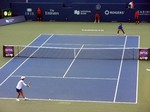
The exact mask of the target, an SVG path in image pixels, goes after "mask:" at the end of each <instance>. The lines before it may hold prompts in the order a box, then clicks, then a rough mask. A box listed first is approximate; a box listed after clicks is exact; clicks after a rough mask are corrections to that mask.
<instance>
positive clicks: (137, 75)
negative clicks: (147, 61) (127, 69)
mask: <svg viewBox="0 0 150 112" xmlns="http://www.w3.org/2000/svg"><path fill="white" fill-rule="evenodd" d="M138 39H139V40H138V48H140V36H138ZM138 81H139V60H138V63H137V79H136V103H137V102H138V87H139V85H138Z"/></svg>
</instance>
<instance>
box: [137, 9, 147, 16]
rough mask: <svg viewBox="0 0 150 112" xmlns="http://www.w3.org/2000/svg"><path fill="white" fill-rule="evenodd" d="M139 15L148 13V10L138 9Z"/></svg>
mask: <svg viewBox="0 0 150 112" xmlns="http://www.w3.org/2000/svg"><path fill="white" fill-rule="evenodd" d="M139 15H145V16H147V15H150V10H140V11H139Z"/></svg>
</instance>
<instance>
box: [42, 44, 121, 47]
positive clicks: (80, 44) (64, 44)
mask: <svg viewBox="0 0 150 112" xmlns="http://www.w3.org/2000/svg"><path fill="white" fill-rule="evenodd" d="M45 45H46V46H49V45H59V46H60V45H61V46H62V45H64V46H70V45H75V46H81V45H83V44H62V43H46V44H45ZM45 45H44V46H45ZM84 45H85V46H100V47H102V46H123V45H121V44H120V45H117V44H84Z"/></svg>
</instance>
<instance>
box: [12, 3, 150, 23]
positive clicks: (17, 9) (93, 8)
mask: <svg viewBox="0 0 150 112" xmlns="http://www.w3.org/2000/svg"><path fill="white" fill-rule="evenodd" d="M11 7H12V10H13V12H14V13H15V14H16V15H24V16H25V17H26V19H27V20H33V21H35V20H37V13H36V11H37V8H41V10H42V18H43V21H85V22H92V21H94V15H95V13H99V14H100V15H101V21H102V22H112V21H116V22H133V21H134V13H135V12H136V11H137V10H138V11H139V15H140V21H143V22H150V9H149V7H150V4H137V5H136V8H134V9H128V8H127V4H126V3H117V4H116V3H109V4H108V3H73V4H72V5H71V7H64V4H63V3H12V4H11Z"/></svg>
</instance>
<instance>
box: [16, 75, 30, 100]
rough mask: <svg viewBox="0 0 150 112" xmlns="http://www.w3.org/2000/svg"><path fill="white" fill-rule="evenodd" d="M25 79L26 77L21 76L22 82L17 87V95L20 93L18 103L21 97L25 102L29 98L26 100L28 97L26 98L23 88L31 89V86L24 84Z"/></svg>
mask: <svg viewBox="0 0 150 112" xmlns="http://www.w3.org/2000/svg"><path fill="white" fill-rule="evenodd" d="M24 79H25V76H21V78H20V81H19V82H18V84H17V86H16V91H17V93H18V95H17V99H16V100H17V101H19V97H20V95H21V96H22V97H23V98H24V99H25V100H27V99H28V98H26V97H25V96H24V93H23V90H22V87H23V86H26V87H30V84H26V83H25V82H24Z"/></svg>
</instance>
